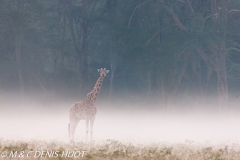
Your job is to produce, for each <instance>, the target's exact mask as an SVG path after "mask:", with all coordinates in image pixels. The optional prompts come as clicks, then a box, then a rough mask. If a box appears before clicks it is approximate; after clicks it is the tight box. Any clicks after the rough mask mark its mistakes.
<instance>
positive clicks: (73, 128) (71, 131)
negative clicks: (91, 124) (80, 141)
mask: <svg viewBox="0 0 240 160" xmlns="http://www.w3.org/2000/svg"><path fill="white" fill-rule="evenodd" d="M78 122H79V119H77V118H71V120H70V123H69V125H68V131H69V138H70V142H71V143H74V134H75V131H76V128H77V125H78Z"/></svg>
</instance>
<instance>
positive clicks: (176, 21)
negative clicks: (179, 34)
mask: <svg viewBox="0 0 240 160" xmlns="http://www.w3.org/2000/svg"><path fill="white" fill-rule="evenodd" d="M163 7H164V9H166V11H167V12H168V13H169V14H171V15H172V17H173V20H174V21H175V23H176V24H177V26H178V27H179V28H180V29H181V30H187V29H186V28H185V27H184V26H183V24H182V23H181V22H180V20H179V19H178V17H177V15H176V14H175V13H174V12H173V10H172V8H169V7H167V6H166V5H163Z"/></svg>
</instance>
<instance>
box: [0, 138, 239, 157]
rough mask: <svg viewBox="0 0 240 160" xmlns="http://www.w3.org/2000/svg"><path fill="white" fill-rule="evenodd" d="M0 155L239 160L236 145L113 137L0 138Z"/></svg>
mask: <svg viewBox="0 0 240 160" xmlns="http://www.w3.org/2000/svg"><path fill="white" fill-rule="evenodd" d="M0 159H4V160H10V159H12V160H13V159H21V160H22V159H46V160H47V159H51V160H53V159H54V160H58V159H59V160H64V159H83V160H87V159H94V160H103V159H111V160H112V159H121V160H128V159H129V160H130V159H131V160H134V159H136V160H143V159H147V160H155V159H156V160H240V145H238V144H232V145H231V146H203V145H201V146H200V145H195V144H194V143H185V144H163V143H155V144H144V145H143V144H132V143H122V142H119V141H115V140H106V141H103V142H101V143H92V144H86V143H76V144H75V145H74V146H73V145H70V144H68V143H64V142H57V141H52V142H44V141H11V140H3V139H0Z"/></svg>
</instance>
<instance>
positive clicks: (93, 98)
mask: <svg viewBox="0 0 240 160" xmlns="http://www.w3.org/2000/svg"><path fill="white" fill-rule="evenodd" d="M103 79H104V77H102V76H100V77H99V78H98V80H97V82H96V84H95V86H94V88H93V90H92V91H91V92H90V93H89V94H88V95H87V98H86V99H87V100H88V101H90V102H91V103H95V101H96V99H97V97H98V94H99V92H100V90H101V87H102V83H103Z"/></svg>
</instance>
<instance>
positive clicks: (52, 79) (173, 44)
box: [0, 0, 240, 110]
mask: <svg viewBox="0 0 240 160" xmlns="http://www.w3.org/2000/svg"><path fill="white" fill-rule="evenodd" d="M239 26H240V1H239V0H199V1H196V0H101V1H98V0H51V1H49V0H34V1H29V0H17V1H16V0H1V1H0V75H1V76H0V91H1V92H0V96H3V97H4V95H5V94H7V93H11V92H15V91H17V92H16V93H17V94H16V95H17V96H19V97H24V96H26V95H28V94H29V93H38V95H36V96H39V97H41V99H44V98H53V99H54V97H58V96H61V95H63V94H64V95H65V96H66V95H67V96H69V97H70V96H76V97H83V96H85V95H86V93H88V92H89V91H90V90H91V89H92V88H93V86H94V83H95V82H96V80H97V78H98V76H99V74H98V73H97V69H98V68H101V67H105V68H107V69H109V70H110V73H109V74H108V75H107V76H106V78H105V81H104V85H103V88H104V89H103V90H102V91H101V92H103V93H101V94H102V96H105V98H107V99H109V100H116V99H120V100H122V99H125V100H133V99H134V98H135V99H136V100H138V99H140V100H142V97H144V99H145V100H146V101H148V100H150V101H154V102H156V103H158V104H159V107H168V106H170V103H171V102H172V101H174V102H176V101H177V100H178V99H181V98H184V100H190V101H191V102H193V104H205V103H208V101H209V99H214V101H215V102H216V104H217V106H218V107H217V109H218V110H223V109H228V106H229V105H228V104H229V102H231V101H232V100H234V99H238V95H239V90H240V85H239V84H240V28H239ZM101 94H100V96H101ZM209 97H211V98H209ZM192 106H195V105H192Z"/></svg>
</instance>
